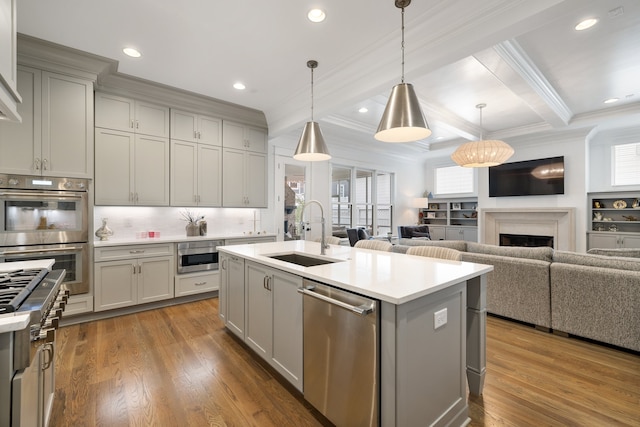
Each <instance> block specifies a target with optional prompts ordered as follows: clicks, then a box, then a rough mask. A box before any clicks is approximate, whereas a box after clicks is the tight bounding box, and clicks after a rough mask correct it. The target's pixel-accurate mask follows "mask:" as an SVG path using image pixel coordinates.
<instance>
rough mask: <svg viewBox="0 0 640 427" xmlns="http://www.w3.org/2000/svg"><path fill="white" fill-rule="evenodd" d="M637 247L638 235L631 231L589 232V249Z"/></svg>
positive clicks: (639, 246)
mask: <svg viewBox="0 0 640 427" xmlns="http://www.w3.org/2000/svg"><path fill="white" fill-rule="evenodd" d="M591 248H604V249H620V248H626V249H638V248H640V235H636V234H632V233H589V249H591Z"/></svg>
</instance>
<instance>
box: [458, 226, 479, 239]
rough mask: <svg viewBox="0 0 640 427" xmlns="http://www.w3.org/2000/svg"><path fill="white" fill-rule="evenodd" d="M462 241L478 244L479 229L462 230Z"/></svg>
mask: <svg viewBox="0 0 640 427" xmlns="http://www.w3.org/2000/svg"><path fill="white" fill-rule="evenodd" d="M462 240H465V241H467V242H477V241H478V229H477V228H463V229H462Z"/></svg>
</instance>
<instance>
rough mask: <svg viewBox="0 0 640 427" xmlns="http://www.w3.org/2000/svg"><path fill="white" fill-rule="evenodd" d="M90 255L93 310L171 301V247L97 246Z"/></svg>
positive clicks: (172, 275)
mask: <svg viewBox="0 0 640 427" xmlns="http://www.w3.org/2000/svg"><path fill="white" fill-rule="evenodd" d="M94 255H95V261H96V263H95V265H94V293H95V311H105V310H111V309H116V308H122V307H128V306H132V305H137V304H144V303H148V302H153V301H159V300H164V299H170V298H173V296H174V283H173V282H174V281H173V277H174V272H175V265H174V258H173V245H172V244H157V245H140V246H111V247H104V248H102V247H101V248H96V249H95V254H94Z"/></svg>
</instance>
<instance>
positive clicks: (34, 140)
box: [0, 66, 93, 178]
mask: <svg viewBox="0 0 640 427" xmlns="http://www.w3.org/2000/svg"><path fill="white" fill-rule="evenodd" d="M18 89H19V91H20V93H21V95H22V99H23V103H22V104H21V105H20V106H19V107H18V111H19V112H20V115H21V116H22V123H11V122H1V123H0V154H2V156H1V157H0V171H1V172H3V173H15V174H26V175H44V176H62V177H74V178H93V82H91V81H88V80H84V79H80V78H75V77H70V76H67V75H61V74H56V73H51V72H47V71H40V70H37V69H34V68H29V67H22V66H21V67H19V68H18Z"/></svg>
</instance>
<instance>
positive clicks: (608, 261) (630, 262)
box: [553, 251, 640, 271]
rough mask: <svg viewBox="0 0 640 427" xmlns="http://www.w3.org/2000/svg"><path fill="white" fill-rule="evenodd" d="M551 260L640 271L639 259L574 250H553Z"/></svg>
mask: <svg viewBox="0 0 640 427" xmlns="http://www.w3.org/2000/svg"><path fill="white" fill-rule="evenodd" d="M553 262H560V263H564V264H577V265H584V266H589V267H600V268H610V269H616V270H629V271H640V259H637V260H636V259H633V258H625V257H612V256H606V255H592V254H580V253H576V252H567V251H555V252H554V253H553Z"/></svg>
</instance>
